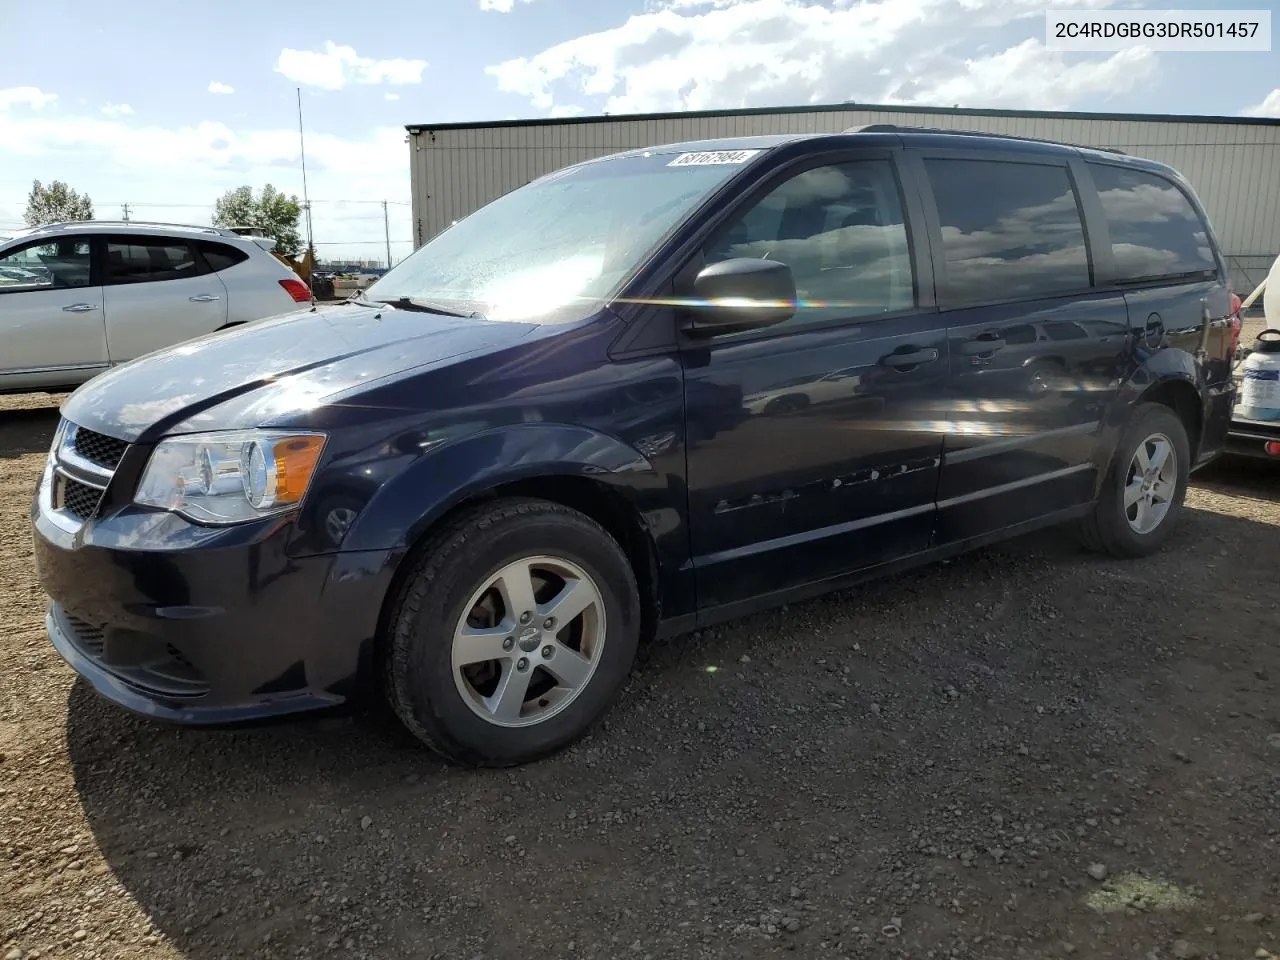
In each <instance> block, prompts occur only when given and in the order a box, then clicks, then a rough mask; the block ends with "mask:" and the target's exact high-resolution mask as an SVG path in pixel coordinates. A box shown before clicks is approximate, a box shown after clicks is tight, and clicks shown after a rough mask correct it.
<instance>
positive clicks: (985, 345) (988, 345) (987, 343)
mask: <svg viewBox="0 0 1280 960" xmlns="http://www.w3.org/2000/svg"><path fill="white" fill-rule="evenodd" d="M1006 345H1007V344H1006V342H1005V341H1004V340H1000V339H995V340H978V339H974V340H968V341H966V342H965V345H964V355H965V356H966V357H976V356H978V355H979V354H983V353H994V352H995V351H996V350H1001V349H1003V348H1004V347H1005V346H1006Z"/></svg>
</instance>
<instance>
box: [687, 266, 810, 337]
mask: <svg viewBox="0 0 1280 960" xmlns="http://www.w3.org/2000/svg"><path fill="white" fill-rule="evenodd" d="M795 312H796V281H795V278H794V277H793V276H792V275H791V268H790V267H788V266H787V265H786V264H785V263H778V262H777V261H776V260H758V259H749V258H737V259H733V260H724V261H722V262H720V263H713V264H711V265H710V266H708V267H704V268H703V269H702V270H701V272H699V274H698V276H697V277H696V278H694V281H693V302H692V303H691V304H690V305H689V307H688V317H689V321H688V323H686V324H685V328H684V330H685V333H687V334H690V335H691V336H707V337H713V336H716V335H717V334H722V333H737V332H739V331H742V330H754V329H756V328H758V327H768V326H772V325H773V324H775V323H781V322H782V321H783V320H789V319H791V317H793V316H795Z"/></svg>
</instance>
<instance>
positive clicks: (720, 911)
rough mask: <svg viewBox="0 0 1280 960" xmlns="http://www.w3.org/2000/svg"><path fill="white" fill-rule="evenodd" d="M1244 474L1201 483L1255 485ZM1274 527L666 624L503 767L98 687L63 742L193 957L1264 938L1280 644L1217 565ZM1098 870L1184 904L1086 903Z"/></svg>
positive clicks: (1195, 526) (1269, 537)
mask: <svg viewBox="0 0 1280 960" xmlns="http://www.w3.org/2000/svg"><path fill="white" fill-rule="evenodd" d="M1253 471H1254V468H1253V467H1247V468H1245V472H1244V473H1241V471H1240V470H1239V469H1237V468H1235V467H1231V468H1229V469H1227V470H1226V471H1225V474H1224V476H1222V477H1219V478H1217V479H1214V478H1213V477H1206V478H1204V480H1203V481H1201V480H1198V484H1200V483H1204V482H1210V481H1211V482H1214V483H1218V482H1221V483H1227V484H1231V485H1234V486H1235V487H1236V488H1238V487H1239V486H1241V485H1242V484H1244V485H1246V486H1248V485H1256V486H1257V487H1259V488H1263V487H1265V488H1267V489H1270V487H1269V484H1271V482H1272V481H1271V478H1270V477H1269V476H1266V475H1263V474H1261V473H1254V472H1253ZM1259 495H1262V494H1259ZM1274 537H1275V527H1274V526H1270V525H1265V524H1260V523H1254V522H1251V521H1247V520H1243V519H1238V518H1235V517H1227V516H1222V515H1219V514H1216V513H1211V512H1208V511H1204V510H1188V512H1187V522H1186V524H1185V525H1184V526H1183V528H1182V529H1181V530H1180V531H1179V534H1178V536H1177V537H1176V538H1175V540H1174V541H1173V542H1172V543H1171V544H1170V547H1169V549H1168V550H1167V551H1166V552H1165V553H1164V554H1162V555H1160V556H1159V557H1157V558H1152V559H1151V560H1149V561H1141V562H1136V563H1121V562H1116V561H1105V560H1098V559H1096V558H1089V557H1087V556H1084V555H1081V554H1080V553H1079V552H1078V551H1076V550H1075V549H1074V548H1073V547H1071V546H1069V545H1068V544H1067V543H1066V542H1065V540H1064V538H1062V537H1060V536H1059V535H1057V534H1055V533H1046V534H1039V535H1036V536H1034V537H1031V538H1026V539H1023V540H1019V541H1016V542H1013V543H1010V544H1006V545H1004V546H1001V547H998V548H994V549H991V550H987V551H982V552H980V553H977V554H974V555H972V556H970V557H968V558H962V559H961V560H957V561H954V562H951V563H948V564H944V565H938V566H933V567H929V568H926V569H924V570H921V571H917V572H914V573H910V574H906V575H903V576H900V577H896V578H893V579H890V580H887V581H882V582H879V583H876V584H871V585H868V586H866V587H863V588H859V589H856V590H853V591H849V592H846V593H844V594H841V595H838V596H834V597H828V598H824V599H820V600H816V601H813V602H810V603H806V604H801V605H797V606H793V607H790V608H787V609H784V610H781V611H776V612H773V613H768V614H763V615H760V616H757V617H753V618H751V619H749V620H746V621H741V622H739V623H735V624H730V625H728V626H727V627H721V628H718V629H716V630H711V631H706V632H704V633H702V634H699V635H692V636H688V637H682V638H677V640H675V641H673V642H669V643H664V644H661V645H658V646H656V647H654V648H653V649H652V651H651V652H650V655H649V656H648V658H647V659H646V660H645V661H644V662H643V663H642V664H641V665H640V666H639V668H638V670H637V672H636V675H635V677H634V679H633V680H632V682H631V683H630V685H629V688H628V690H627V692H626V693H625V694H624V696H623V698H622V701H621V703H620V704H619V705H618V706H617V707H616V708H615V709H614V710H613V712H612V713H611V714H610V717H609V718H608V720H607V721H606V723H605V724H604V725H603V726H602V727H601V728H600V729H599V730H598V731H597V732H596V733H595V734H593V735H592V736H591V737H590V738H589V739H588V740H586V741H584V742H583V743H581V744H579V745H578V746H576V747H574V748H573V749H571V750H569V751H566V752H565V753H563V754H561V755H559V756H557V757H553V758H550V759H548V760H546V761H544V762H542V763H539V764H535V765H531V766H528V767H525V768H521V769H518V770H511V771H498V772H471V771H465V770H459V769H454V768H449V767H446V766H445V765H443V764H441V763H439V762H438V761H436V760H434V759H433V758H432V757H431V756H430V755H429V754H427V753H425V752H423V751H421V750H420V749H418V748H417V747H416V746H415V745H414V744H413V743H412V742H411V741H410V740H409V738H408V737H407V735H404V734H402V733H401V732H400V731H399V730H398V728H397V727H395V726H394V725H393V724H392V723H391V721H390V719H389V718H388V717H387V716H386V715H385V714H384V713H382V712H381V711H377V710H373V711H369V712H366V713H360V714H356V715H354V716H350V717H331V718H325V719H320V720H314V719H312V720H294V721H288V722H281V723H278V724H274V725H272V726H267V727H259V728H252V729H239V730H217V731H209V730H191V729H182V728H176V727H171V726H165V725H160V724H156V723H152V722H149V721H144V720H140V719H137V718H134V717H132V716H129V715H126V714H124V713H123V712H121V711H119V710H117V709H115V708H113V707H111V706H110V705H108V704H106V703H104V702H102V701H101V700H99V699H98V698H97V697H96V695H94V694H93V693H91V692H90V691H89V690H88V688H87V687H86V686H85V685H84V684H82V683H78V684H76V686H75V687H74V688H73V690H72V693H71V696H70V699H69V703H68V717H67V747H68V752H69V754H70V759H71V763H72V768H73V772H74V777H75V782H76V787H77V789H78V791H79V795H80V798H81V802H82V803H83V807H84V811H85V814H86V816H87V819H88V822H89V825H90V827H91V829H92V831H93V834H94V838H95V840H96V843H97V844H98V845H99V847H100V849H101V851H102V853H103V855H104V857H105V859H106V861H107V863H108V865H109V867H110V870H111V872H112V873H113V875H114V877H115V878H116V880H118V881H119V883H120V884H122V885H123V887H124V888H125V889H126V891H127V892H128V894H129V896H131V897H132V898H133V899H134V900H135V901H136V903H137V904H138V905H139V907H140V908H141V910H142V911H144V912H145V914H146V916H147V917H148V918H149V919H150V921H151V923H152V925H153V935H154V934H160V935H162V936H163V937H164V938H166V939H168V940H169V941H171V942H172V944H173V945H174V946H175V947H176V948H177V949H178V950H180V951H181V952H182V954H183V955H184V956H186V957H188V958H191V960H226V958H230V957H255V958H258V957H261V958H271V957H280V958H285V957H289V958H293V957H306V958H311V957H319V956H328V955H335V956H339V955H340V956H343V957H368V958H378V960H384V958H388V960H389V958H399V957H406V958H407V957H412V958H415V960H427V958H432V957H439V958H446V957H447V958H451V960H452V958H459V957H460V958H463V960H467V958H471V957H475V956H484V957H486V958H491V960H492V958H499V957H502V958H505V957H513V958H514V957H533V956H539V957H541V956H546V957H553V956H554V957H564V956H571V955H572V956H581V957H600V958H609V960H616V958H618V957H623V956H626V957H632V956H634V957H637V958H641V957H644V956H652V957H655V958H657V957H703V956H705V957H731V956H732V957H738V956H745V955H752V956H755V957H774V956H779V957H781V956H789V955H801V956H816V955H821V956H826V955H828V954H829V951H835V952H830V954H829V955H831V956H837V955H847V956H850V957H878V956H886V955H889V954H890V953H893V952H894V951H901V953H902V955H910V956H924V955H925V953H926V952H928V951H932V950H935V949H936V950H939V951H941V952H942V953H947V955H950V956H955V957H964V958H982V960H992V958H1003V957H1006V956H1007V957H1012V956H1026V955H1034V956H1050V955H1058V954H1059V953H1060V951H1061V949H1062V948H1061V944H1062V943H1064V942H1070V943H1071V944H1073V945H1074V946H1073V951H1074V950H1078V951H1079V954H1078V955H1080V956H1088V957H1108V958H1109V957H1126V958H1127V957H1133V956H1142V955H1144V953H1146V952H1147V951H1150V950H1155V949H1157V948H1158V949H1160V950H1162V951H1163V950H1165V949H1166V948H1167V946H1168V944H1169V943H1172V942H1173V940H1174V939H1175V937H1178V936H1182V935H1183V930H1184V928H1185V929H1191V930H1192V931H1193V933H1194V939H1195V940H1196V942H1197V944H1199V947H1198V948H1200V947H1202V948H1203V949H1205V950H1206V951H1209V950H1212V949H1214V948H1218V947H1220V948H1221V949H1223V950H1228V951H1236V952H1230V954H1229V955H1232V956H1235V955H1251V954H1252V949H1253V948H1252V946H1250V947H1249V948H1248V953H1247V954H1245V953H1238V950H1239V949H1243V944H1244V941H1243V940H1241V941H1240V942H1239V943H1237V942H1236V940H1235V939H1232V938H1236V937H1237V936H1239V937H1244V936H1246V935H1251V934H1250V933H1249V931H1248V930H1245V928H1244V927H1242V926H1241V925H1240V924H1239V923H1237V922H1236V921H1234V920H1230V918H1229V917H1228V916H1227V915H1226V914H1228V913H1230V914H1231V915H1232V916H1234V915H1235V914H1237V913H1238V914H1244V913H1246V912H1247V911H1248V910H1260V909H1264V907H1265V904H1266V903H1267V902H1268V901H1267V897H1268V896H1270V893H1269V892H1268V891H1269V887H1268V883H1269V881H1267V880H1266V877H1268V876H1272V875H1273V868H1274V862H1273V861H1269V857H1270V856H1271V855H1272V854H1271V853H1268V851H1267V848H1266V846H1265V844H1263V843H1255V842H1251V838H1259V837H1263V836H1265V835H1266V832H1267V830H1268V829H1272V830H1273V832H1274V824H1275V822H1277V821H1276V817H1277V816H1280V803H1278V802H1277V799H1276V797H1277V795H1278V794H1277V792H1276V791H1274V789H1273V787H1274V784H1273V783H1272V780H1271V778H1269V777H1268V775H1267V773H1266V762H1267V754H1266V747H1265V742H1266V741H1265V737H1266V726H1267V725H1266V723H1265V722H1264V721H1265V720H1266V718H1267V716H1269V715H1271V714H1273V713H1274V710H1273V708H1272V707H1270V706H1268V704H1269V703H1271V702H1272V701H1271V700H1270V699H1269V698H1271V696H1272V693H1271V689H1270V687H1269V686H1268V684H1267V683H1266V682H1265V680H1266V678H1267V676H1268V674H1267V673H1266V672H1265V671H1267V670H1270V671H1271V672H1272V674H1276V673H1277V671H1280V656H1278V655H1277V652H1276V650H1275V648H1274V645H1268V646H1265V648H1259V647H1258V646H1257V643H1256V638H1257V637H1259V636H1260V635H1261V634H1260V633H1259V631H1260V630H1262V629H1263V628H1264V627H1266V625H1267V624H1272V626H1271V627H1270V628H1269V629H1274V620H1275V617H1274V616H1273V615H1272V614H1271V613H1270V607H1269V606H1268V605H1266V604H1263V603H1262V602H1260V601H1261V597H1260V596H1259V591H1261V590H1263V589H1264V588H1265V586H1266V584H1267V572H1266V571H1263V570H1259V569H1256V567H1257V565H1256V564H1255V565H1254V567H1255V569H1252V570H1246V571H1239V570H1237V569H1233V568H1234V567H1235V561H1234V560H1230V561H1228V560H1224V559H1222V558H1225V557H1227V556H1228V554H1229V553H1230V554H1231V555H1232V556H1233V557H1234V556H1238V555H1244V556H1249V555H1257V554H1259V552H1260V551H1264V550H1267V549H1270V550H1274ZM1206 558H1208V561H1209V562H1206ZM1263 566H1267V565H1265V564H1264V565H1263ZM1169 583H1174V584H1177V585H1178V589H1177V590H1175V591H1169V590H1167V589H1164V588H1162V585H1167V584H1169ZM1268 618H1269V619H1268ZM1251 637H1252V638H1255V639H1250V638H1251ZM711 666H715V667H717V670H716V671H715V672H712V671H710V670H709V669H708V668H709V667H711ZM1268 711H1270V713H1269V712H1268ZM1268 825H1270V827H1269V826H1268ZM1210 843H1213V844H1215V846H1213V847H1212V848H1210V846H1209V845H1210ZM1224 843H1226V844H1228V845H1230V846H1229V850H1230V852H1229V853H1228V852H1226V851H1227V849H1228V848H1227V847H1223V846H1221V845H1222V844H1224ZM1094 863H1104V864H1105V865H1106V866H1107V868H1108V869H1109V870H1110V871H1111V872H1112V874H1113V875H1116V876H1119V875H1121V874H1122V873H1125V872H1127V871H1139V872H1144V871H1153V872H1154V874H1158V875H1159V876H1163V877H1167V878H1168V879H1169V880H1170V881H1172V882H1177V883H1188V884H1191V885H1192V887H1193V888H1194V890H1195V897H1196V898H1198V899H1194V903H1195V904H1197V905H1196V906H1190V907H1187V908H1186V910H1185V911H1183V913H1182V914H1175V913H1170V914H1160V913H1158V912H1145V913H1144V912H1143V911H1141V910H1137V909H1129V910H1127V911H1119V912H1117V913H1115V914H1106V915H1102V914H1098V913H1095V912H1093V911H1091V910H1089V909H1088V908H1087V907H1085V906H1084V904H1085V902H1086V898H1087V896H1088V895H1089V894H1090V892H1091V891H1095V890H1096V889H1097V888H1098V885H1097V883H1096V882H1095V881H1094V880H1092V879H1090V877H1089V876H1088V874H1087V872H1086V868H1087V867H1088V866H1089V865H1090V864H1094ZM1268 863H1270V866H1268ZM1188 902H1189V903H1191V902H1192V901H1191V900H1189V901H1188ZM1208 923H1212V924H1214V925H1215V926H1213V927H1211V928H1210V929H1213V930H1215V931H1216V932H1215V933H1214V934H1213V935H1212V937H1213V938H1216V939H1211V938H1208V935H1206V934H1203V933H1195V931H1198V930H1199V929H1200V928H1201V927H1202V926H1203V925H1204V924H1208ZM890 927H892V928H893V932H892V933H891V934H884V933H882V932H881V931H883V930H888V929H889V928H890ZM1240 930H1244V932H1243V933H1239V931H1240ZM744 931H745V932H744ZM1254 932H1256V930H1255V931H1254ZM974 938H977V939H974ZM984 938H985V940H984ZM571 941H572V942H573V944H574V945H573V946H569V945H568V944H569V943H570V942H571ZM143 942H144V943H145V942H146V941H143ZM635 943H639V944H641V946H640V947H634V946H633V944H635ZM979 943H981V946H978V944H979ZM837 945H839V946H837ZM789 950H798V951H799V953H798V954H790V953H788V952H787V951H789ZM1161 955H1165V954H1164V953H1163V952H1162V953H1161ZM1204 955H1210V954H1209V953H1208V952H1206V953H1205V954H1204ZM1222 955H1223V956H1226V955H1228V953H1223V954H1222Z"/></svg>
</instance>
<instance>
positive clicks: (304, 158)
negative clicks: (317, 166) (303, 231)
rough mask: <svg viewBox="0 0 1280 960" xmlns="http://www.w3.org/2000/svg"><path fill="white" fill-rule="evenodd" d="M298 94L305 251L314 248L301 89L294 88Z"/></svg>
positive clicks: (299, 151)
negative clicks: (305, 238)
mask: <svg viewBox="0 0 1280 960" xmlns="http://www.w3.org/2000/svg"><path fill="white" fill-rule="evenodd" d="M294 89H295V90H297V92H298V153H299V155H300V156H301V157H302V209H303V210H305V211H306V213H307V250H312V249H313V248H314V247H315V243H314V240H313V238H312V236H311V198H310V196H308V194H307V142H306V140H305V139H304V138H303V134H302V88H301V87H295V88H294Z"/></svg>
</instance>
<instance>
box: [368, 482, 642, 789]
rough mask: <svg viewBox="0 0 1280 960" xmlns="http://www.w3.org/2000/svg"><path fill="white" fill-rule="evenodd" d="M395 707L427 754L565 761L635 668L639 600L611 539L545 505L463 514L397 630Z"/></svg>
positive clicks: (436, 549)
mask: <svg viewBox="0 0 1280 960" xmlns="http://www.w3.org/2000/svg"><path fill="white" fill-rule="evenodd" d="M389 631H390V643H389V644H388V650H387V654H386V660H385V662H384V670H385V676H386V688H387V694H388V699H389V701H390V703H391V706H392V708H393V709H394V711H395V712H396V714H397V716H398V717H399V718H400V720H401V722H402V723H404V725H405V726H406V727H407V728H408V729H409V730H410V732H412V733H413V734H414V735H415V736H417V737H418V739H419V740H421V741H422V742H423V743H425V744H426V745H427V746H429V747H431V748H432V749H433V750H435V751H436V752H438V753H440V754H441V755H443V756H444V757H446V758H447V759H449V760H452V761H454V762H456V763H461V764H465V765H468V766H499V767H500V766H510V765H513V764H518V763H526V762H528V761H531V760H536V759H538V758H540V757H543V756H546V755H548V754H550V753H554V752H555V751H557V750H560V749H563V748H564V747H566V746H568V745H569V744H571V743H573V742H574V741H576V740H578V739H579V738H581V737H582V736H583V735H584V734H585V733H587V731H588V730H589V729H590V728H591V727H592V725H593V724H594V723H595V722H596V721H597V720H598V719H599V718H600V717H601V716H602V715H603V714H604V712H605V711H606V710H607V709H608V707H609V706H610V705H611V704H612V702H613V700H614V699H615V697H616V696H617V694H618V691H619V690H620V689H621V687H622V684H623V683H624V682H625V680H626V677H627V674H628V673H629V672H630V669H631V665H632V663H633V661H634V660H635V654H636V648H637V646H638V644H639V637H640V600H639V595H638V591H637V588H636V581H635V575H634V572H633V571H632V569H631V565H630V563H629V562H628V560H627V557H626V555H625V554H624V553H623V552H622V549H621V548H620V547H619V546H618V544H617V543H616V542H615V541H614V540H613V538H612V537H610V536H609V534H608V533H607V532H605V530H604V529H603V528H601V527H600V526H599V525H598V524H597V523H595V522H594V521H592V520H591V519H590V518H588V517H586V516H584V515H583V514H581V513H578V512H577V511H574V510H571V509H569V508H567V507H564V506H561V505H559V504H556V503H551V502H549V501H544V500H531V499H509V500H500V501H498V502H496V503H491V504H486V505H485V506H483V507H480V508H477V509H473V510H470V511H467V512H465V513H464V514H462V515H460V516H459V517H457V518H456V519H455V520H454V521H452V522H450V523H449V524H448V525H447V526H446V527H445V528H444V529H443V530H441V531H440V532H439V533H438V534H437V535H436V536H434V537H433V538H432V539H431V541H430V542H429V543H427V544H426V546H425V548H424V549H423V550H422V551H421V552H420V554H419V558H418V560H417V562H416V564H415V566H414V568H413V569H412V570H411V571H410V573H409V575H408V576H407V578H406V579H405V582H404V586H403V588H402V590H401V592H400V595H399V597H398V599H397V601H396V604H395V608H394V610H393V613H392V616H391V618H390V620H389Z"/></svg>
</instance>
